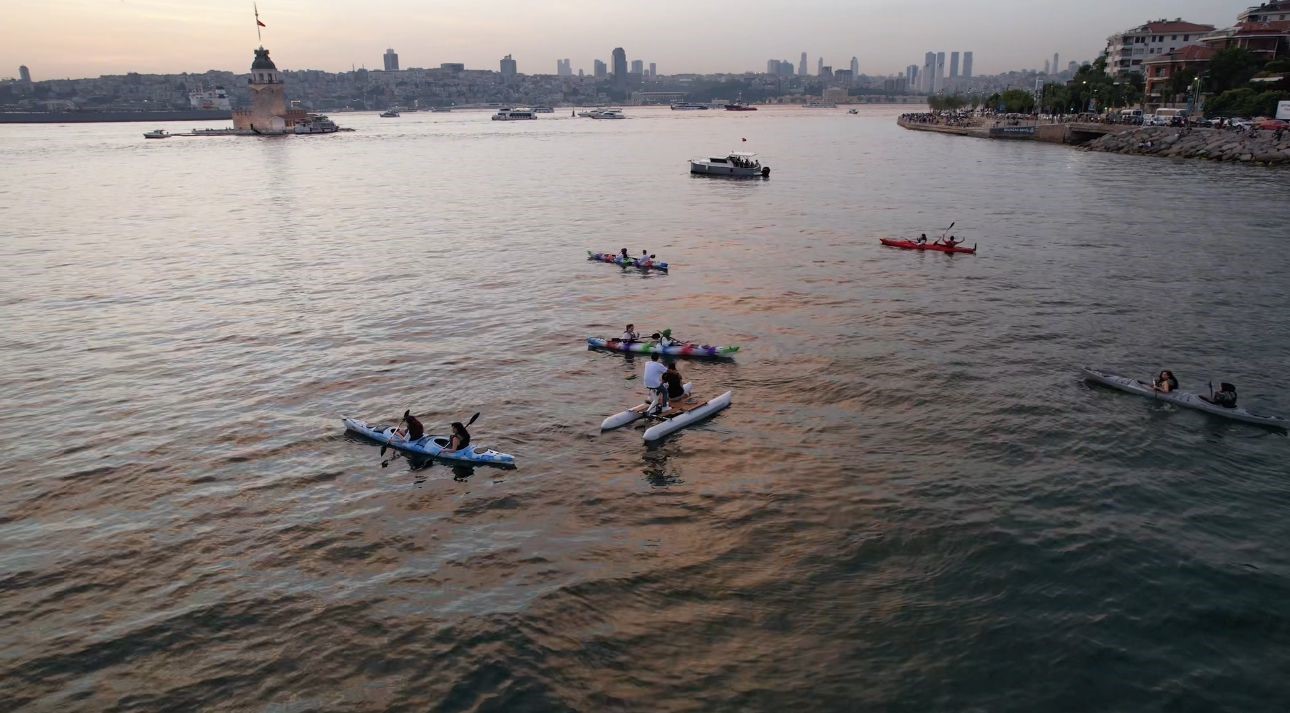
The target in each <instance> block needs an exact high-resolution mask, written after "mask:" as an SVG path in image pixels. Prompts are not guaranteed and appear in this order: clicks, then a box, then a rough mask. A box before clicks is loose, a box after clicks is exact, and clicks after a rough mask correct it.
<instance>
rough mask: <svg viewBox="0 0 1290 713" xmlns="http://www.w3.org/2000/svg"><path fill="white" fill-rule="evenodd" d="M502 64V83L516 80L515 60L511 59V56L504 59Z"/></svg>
mask: <svg viewBox="0 0 1290 713" xmlns="http://www.w3.org/2000/svg"><path fill="white" fill-rule="evenodd" d="M500 64H501V65H502V66H501V70H502V81H503V82H509V81H511V80H512V79H515V60H513V59H511V56H510V55H509V54H508V55H506V56H505V57H503V58H502V61H501V63H500Z"/></svg>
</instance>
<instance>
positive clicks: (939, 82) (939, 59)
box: [936, 52, 945, 92]
mask: <svg viewBox="0 0 1290 713" xmlns="http://www.w3.org/2000/svg"><path fill="white" fill-rule="evenodd" d="M936 91H938V92H941V91H945V53H944V52H937V53H936Z"/></svg>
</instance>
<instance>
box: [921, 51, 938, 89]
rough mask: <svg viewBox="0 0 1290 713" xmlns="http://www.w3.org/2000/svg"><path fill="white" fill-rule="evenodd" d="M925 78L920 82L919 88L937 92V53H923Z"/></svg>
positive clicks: (923, 73)
mask: <svg viewBox="0 0 1290 713" xmlns="http://www.w3.org/2000/svg"><path fill="white" fill-rule="evenodd" d="M922 75H923V80H922V81H921V82H919V83H918V88H919V89H921V90H922V91H924V92H926V93H928V94H934V93H935V92H936V53H935V52H927V53H924V54H923V69H922Z"/></svg>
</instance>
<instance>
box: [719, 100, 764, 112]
mask: <svg viewBox="0 0 1290 713" xmlns="http://www.w3.org/2000/svg"><path fill="white" fill-rule="evenodd" d="M726 111H757V107H755V106H748V105H747V104H745V103H743V102H734V103H733V104H727V105H726Z"/></svg>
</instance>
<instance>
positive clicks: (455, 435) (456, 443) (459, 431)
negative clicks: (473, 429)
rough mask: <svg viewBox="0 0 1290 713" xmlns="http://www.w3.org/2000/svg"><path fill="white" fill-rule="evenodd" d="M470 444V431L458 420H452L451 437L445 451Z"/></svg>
mask: <svg viewBox="0 0 1290 713" xmlns="http://www.w3.org/2000/svg"><path fill="white" fill-rule="evenodd" d="M469 445H470V432H469V431H467V430H466V427H465V426H463V425H461V422H460V421H453V422H452V439H451V440H449V441H448V447H447V448H445V449H444V450H445V451H459V450H461V449H463V448H465V447H466V446H469Z"/></svg>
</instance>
